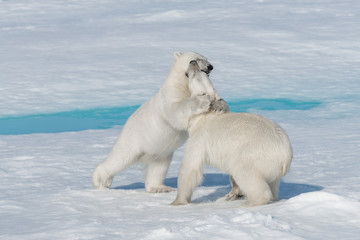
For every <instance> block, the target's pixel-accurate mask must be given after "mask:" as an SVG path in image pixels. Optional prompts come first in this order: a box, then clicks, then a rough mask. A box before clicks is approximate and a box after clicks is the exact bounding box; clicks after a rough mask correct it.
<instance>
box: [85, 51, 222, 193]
mask: <svg viewBox="0 0 360 240" xmlns="http://www.w3.org/2000/svg"><path fill="white" fill-rule="evenodd" d="M174 57H175V60H174V63H173V64H172V66H171V69H170V71H169V74H168V76H167V78H166V80H165V82H164V84H163V85H162V87H161V88H160V90H159V92H158V93H157V94H156V95H155V96H153V97H152V98H151V99H149V100H148V101H147V102H145V103H144V104H143V105H141V106H140V107H139V108H138V109H137V110H136V112H135V113H134V114H132V115H131V116H130V117H129V119H128V120H127V122H126V123H125V125H124V127H123V129H122V131H121V133H120V135H119V137H118V139H117V140H116V143H115V145H114V146H113V148H112V150H111V152H110V154H109V156H108V157H107V159H106V160H105V161H104V162H102V163H101V164H99V165H98V166H97V167H96V169H95V171H94V173H93V175H92V182H93V185H94V186H95V187H96V188H108V187H110V185H111V184H112V181H113V177H114V176H115V175H116V174H117V173H119V172H120V171H122V170H124V169H126V168H127V167H129V166H130V165H132V164H134V163H137V162H141V163H143V164H145V166H146V169H145V188H146V190H147V191H148V192H168V191H171V188H170V187H168V186H165V185H164V183H163V181H164V179H165V176H166V173H167V170H168V167H169V164H170V161H171V158H172V155H173V152H174V151H175V150H176V149H177V148H178V147H180V146H181V145H182V144H183V143H184V142H185V140H186V139H187V137H188V133H187V131H186V130H187V125H188V121H189V119H190V117H191V116H193V115H194V114H200V113H203V112H207V111H209V108H210V103H211V102H213V104H211V107H212V108H213V109H214V110H215V111H218V112H225V111H228V106H227V104H226V102H225V101H224V100H222V99H221V98H220V96H219V95H218V94H217V93H216V91H215V89H212V90H211V92H209V94H207V95H202V96H191V94H190V90H189V79H188V77H187V76H186V71H187V69H188V67H189V63H190V62H191V61H195V62H196V63H197V64H198V66H199V69H200V70H201V71H202V73H204V74H205V75H208V74H209V73H210V72H211V70H212V69H213V66H212V65H211V64H210V63H209V62H208V61H207V59H206V58H205V57H204V56H201V55H200V54H197V53H194V52H187V53H179V52H175V53H174Z"/></svg>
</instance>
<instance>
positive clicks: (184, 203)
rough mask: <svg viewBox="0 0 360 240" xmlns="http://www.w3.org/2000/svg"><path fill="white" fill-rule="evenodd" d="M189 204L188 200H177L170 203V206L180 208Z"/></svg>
mask: <svg viewBox="0 0 360 240" xmlns="http://www.w3.org/2000/svg"><path fill="white" fill-rule="evenodd" d="M187 204H189V202H188V201H186V200H181V199H178V198H176V199H175V201H173V202H172V203H170V205H173V206H180V205H187Z"/></svg>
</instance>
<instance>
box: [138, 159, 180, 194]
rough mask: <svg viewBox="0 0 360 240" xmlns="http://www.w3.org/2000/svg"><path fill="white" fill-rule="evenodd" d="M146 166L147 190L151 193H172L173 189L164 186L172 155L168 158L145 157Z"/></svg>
mask: <svg viewBox="0 0 360 240" xmlns="http://www.w3.org/2000/svg"><path fill="white" fill-rule="evenodd" d="M143 158H144V161H145V164H146V171H145V189H146V191H147V192H150V193H161V192H171V191H172V190H173V189H172V188H171V187H168V186H166V185H164V179H165V177H166V173H167V171H168V168H169V165H170V162H171V159H172V154H171V155H170V156H167V157H161V156H144V157H143Z"/></svg>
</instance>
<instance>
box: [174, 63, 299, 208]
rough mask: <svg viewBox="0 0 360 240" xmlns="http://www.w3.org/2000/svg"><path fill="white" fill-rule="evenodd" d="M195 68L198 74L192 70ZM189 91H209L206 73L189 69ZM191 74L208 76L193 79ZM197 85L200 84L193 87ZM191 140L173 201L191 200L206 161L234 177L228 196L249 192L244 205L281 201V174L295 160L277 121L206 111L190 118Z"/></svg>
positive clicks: (242, 114)
mask: <svg viewBox="0 0 360 240" xmlns="http://www.w3.org/2000/svg"><path fill="white" fill-rule="evenodd" d="M193 71H195V73H194V72H193ZM188 74H189V77H190V80H189V83H190V86H189V88H190V90H194V92H192V93H195V94H198V93H199V92H201V90H200V91H199V89H201V88H203V90H204V89H205V86H206V85H207V84H208V83H207V82H206V81H210V80H208V79H207V76H206V75H204V74H203V73H201V72H200V71H198V70H196V68H195V69H193V66H190V67H189V73H188ZM192 77H197V78H199V79H203V80H204V82H205V84H203V83H201V81H193V79H191V78H192ZM191 84H194V85H196V86H191ZM188 131H189V139H188V142H187V144H186V148H185V152H184V157H183V160H182V163H181V166H180V170H179V176H178V192H177V197H176V199H175V201H174V202H173V203H172V204H173V205H182V204H188V203H189V202H190V200H191V195H192V193H193V191H194V190H195V188H196V187H197V186H198V184H200V182H201V180H202V170H203V166H204V165H205V164H207V165H210V166H213V167H216V168H219V169H220V170H222V171H223V172H224V173H227V174H229V175H230V176H231V178H230V180H231V184H232V186H233V189H232V190H231V191H230V193H229V194H228V195H227V199H235V198H237V197H238V196H241V195H243V194H244V195H246V197H247V201H246V203H245V204H244V205H245V206H255V205H262V204H266V203H269V202H270V201H272V200H276V198H277V192H278V187H279V182H280V178H281V177H282V176H284V175H285V174H286V173H287V172H288V170H289V167H290V164H291V161H292V149H291V144H290V141H289V138H288V136H287V135H286V133H285V131H284V130H283V129H282V128H281V127H280V126H279V125H277V124H276V123H275V122H273V121H271V120H269V119H266V118H264V117H262V116H259V115H256V114H251V113H230V112H229V113H216V112H210V113H203V114H200V115H197V116H193V117H192V118H191V119H190V122H189V127H188Z"/></svg>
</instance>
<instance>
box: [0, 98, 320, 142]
mask: <svg viewBox="0 0 360 240" xmlns="http://www.w3.org/2000/svg"><path fill="white" fill-rule="evenodd" d="M228 104H229V107H230V110H231V111H233V112H247V111H248V110H249V109H258V110H269V111H275V110H309V109H312V108H315V107H317V106H319V105H320V104H321V103H320V102H317V101H298V100H291V99H285V98H281V99H248V100H246V99H242V100H233V101H228ZM139 106H140V105H136V106H125V107H110V108H94V109H87V110H75V111H66V112H57V113H48V114H34V115H27V116H19V117H16V116H15V117H7V118H0V135H17V134H32V133H59V132H70V131H82V130H88V129H107V128H112V127H114V126H117V125H124V124H125V122H126V120H127V119H128V117H129V116H130V115H131V114H132V113H133V112H135V111H136V109H137V108H138V107H139Z"/></svg>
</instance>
